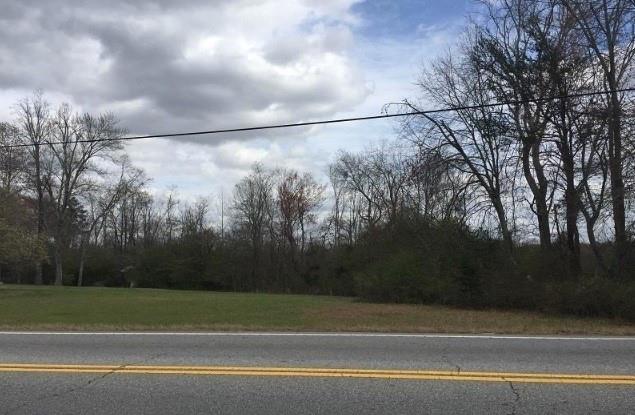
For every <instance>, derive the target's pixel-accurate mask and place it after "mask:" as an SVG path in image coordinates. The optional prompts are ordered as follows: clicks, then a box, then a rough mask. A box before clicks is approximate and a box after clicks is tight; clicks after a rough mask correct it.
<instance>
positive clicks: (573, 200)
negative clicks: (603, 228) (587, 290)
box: [562, 144, 581, 278]
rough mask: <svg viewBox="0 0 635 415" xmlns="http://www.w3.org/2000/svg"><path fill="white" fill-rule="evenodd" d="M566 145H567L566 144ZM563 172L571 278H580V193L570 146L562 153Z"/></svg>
mask: <svg viewBox="0 0 635 415" xmlns="http://www.w3.org/2000/svg"><path fill="white" fill-rule="evenodd" d="M565 145H566V144H565ZM562 153H563V154H562V158H563V160H562V161H563V170H564V174H565V177H566V182H567V183H566V189H565V204H566V220H567V258H568V260H569V261H568V262H569V264H568V271H569V277H571V278H578V277H579V276H580V272H581V269H580V234H579V232H578V212H579V210H578V208H579V203H578V191H577V189H576V186H575V178H574V175H575V172H574V164H573V159H572V157H571V155H570V152H569V151H568V145H567V147H566V148H565V147H564V146H563V151H562Z"/></svg>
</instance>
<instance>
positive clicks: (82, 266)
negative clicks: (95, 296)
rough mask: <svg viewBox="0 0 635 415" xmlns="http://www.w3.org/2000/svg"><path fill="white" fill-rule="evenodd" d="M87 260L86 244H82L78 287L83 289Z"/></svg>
mask: <svg viewBox="0 0 635 415" xmlns="http://www.w3.org/2000/svg"><path fill="white" fill-rule="evenodd" d="M85 259H86V243H84V242H82V246H81V251H80V254H79V270H78V271H77V286H78V287H81V286H82V284H83V283H84V261H85Z"/></svg>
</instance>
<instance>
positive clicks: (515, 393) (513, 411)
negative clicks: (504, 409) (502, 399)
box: [507, 380, 520, 415]
mask: <svg viewBox="0 0 635 415" xmlns="http://www.w3.org/2000/svg"><path fill="white" fill-rule="evenodd" d="M507 383H508V384H509V389H510V390H511V391H512V393H513V394H514V402H513V403H512V411H511V412H510V413H509V415H516V406H517V404H518V402H519V401H520V394H519V393H518V391H517V390H516V388H515V387H514V383H513V382H512V381H511V380H508V381H507Z"/></svg>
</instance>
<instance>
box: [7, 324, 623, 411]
mask: <svg viewBox="0 0 635 415" xmlns="http://www.w3.org/2000/svg"><path fill="white" fill-rule="evenodd" d="M70 365H72V366H70ZM58 413H59V414H66V413H69V414H70V413H91V414H111V413H130V414H133V413H139V414H169V413H179V414H200V413H230V414H233V413H236V414H239V413H240V414H242V413H254V414H256V413H257V414H268V413H271V414H274V413H275V414H280V413H307V414H314V413H324V414H327V413H328V414H331V413H354V414H360V413H391V414H393V413H400V414H409V413H412V414H415V413H416V414H422V413H435V414H436V413H483V414H499V413H500V414H524V413H532V414H533V413H535V414H544V413H611V414H619V413H623V414H632V413H635V338H601V337H590V338H584V337H514V336H452V335H375V334H319V333H316V334H293V333H251V334H246V333H190V334H182V333H179V334H177V333H174V334H151V333H145V334H142V333H138V334H135V333H103V334H96V333H85V334H70V333H64V334H53V333H0V414H58Z"/></svg>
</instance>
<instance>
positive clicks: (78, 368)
mask: <svg viewBox="0 0 635 415" xmlns="http://www.w3.org/2000/svg"><path fill="white" fill-rule="evenodd" d="M0 372H46V373H67V374H73V373H75V374H77V373H113V374H149V375H206V376H280V377H333V378H371V379H409V380H440V381H475V382H520V383H558V384H600V385H607V384H608V385H635V376H632V375H593V374H559V373H513V372H512V373H509V372H458V371H434V370H379V369H329V368H308V367H307V368H305V367H242V366H140V365H119V366H117V365H66V364H23V363H6V364H0Z"/></svg>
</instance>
